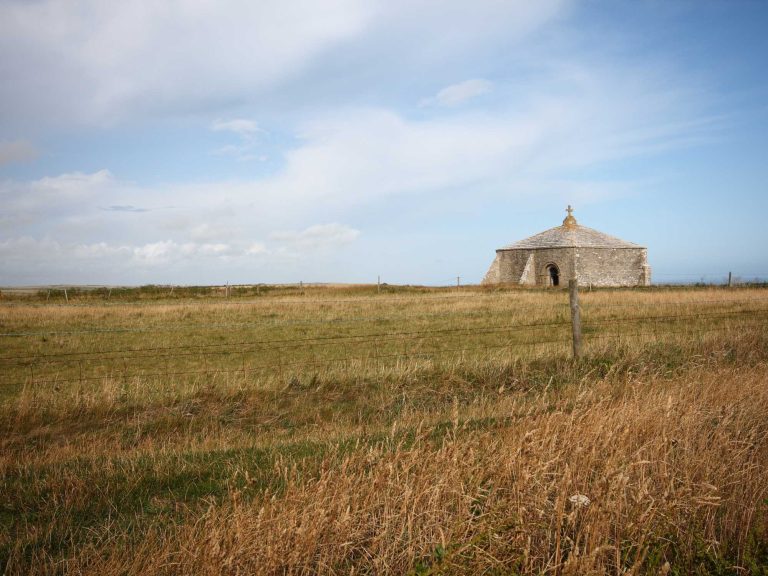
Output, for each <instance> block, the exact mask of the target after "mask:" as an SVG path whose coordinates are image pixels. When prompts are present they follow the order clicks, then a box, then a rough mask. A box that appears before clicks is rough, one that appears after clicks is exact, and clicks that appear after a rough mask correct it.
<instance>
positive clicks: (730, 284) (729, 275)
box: [728, 272, 733, 288]
mask: <svg viewBox="0 0 768 576" xmlns="http://www.w3.org/2000/svg"><path fill="white" fill-rule="evenodd" d="M731 286H733V276H732V275H731V273H730V272H728V288H730V287H731Z"/></svg>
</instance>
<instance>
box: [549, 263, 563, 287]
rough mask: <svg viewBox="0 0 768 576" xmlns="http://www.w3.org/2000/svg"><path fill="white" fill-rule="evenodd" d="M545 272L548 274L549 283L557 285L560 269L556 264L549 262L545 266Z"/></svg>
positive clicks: (558, 283)
mask: <svg viewBox="0 0 768 576" xmlns="http://www.w3.org/2000/svg"><path fill="white" fill-rule="evenodd" d="M547 273H548V274H549V285H550V286H559V285H560V270H558V269H557V266H555V265H554V264H550V265H549V266H547Z"/></svg>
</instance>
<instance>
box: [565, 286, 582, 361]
mask: <svg viewBox="0 0 768 576" xmlns="http://www.w3.org/2000/svg"><path fill="white" fill-rule="evenodd" d="M568 295H569V297H570V301H571V329H572V332H573V357H574V358H576V359H578V358H581V310H580V308H579V282H578V280H576V279H575V278H574V279H572V280H568Z"/></svg>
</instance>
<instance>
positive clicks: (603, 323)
mask: <svg viewBox="0 0 768 576" xmlns="http://www.w3.org/2000/svg"><path fill="white" fill-rule="evenodd" d="M576 294H577V295H578V292H577V291H576ZM572 296H573V293H572ZM764 301H768V298H748V299H739V300H725V301H724V300H705V301H697V302H695V304H704V303H711V304H718V305H720V306H742V305H745V304H750V303H753V302H764ZM667 304H669V305H671V306H673V307H674V306H676V305H679V306H685V307H686V308H690V306H691V302H685V303H665V304H664V305H667ZM613 305H614V303H606V304H605V305H600V308H603V307H611V306H613ZM615 305H616V306H627V305H628V304H626V303H615ZM565 306H567V304H565V303H563V305H562V306H558V307H563V308H564V307H565ZM576 306H577V308H578V300H577V301H576ZM631 306H633V307H634V308H641V306H638V305H637V304H632V305H631ZM659 307H660V306H659V305H658V304H656V303H654V305H653V310H659ZM571 309H572V311H573V306H571ZM589 310H590V308H589V307H587V308H586V311H587V312H588V311H589ZM432 316H433V315H429V316H427V317H432ZM434 316H437V317H446V318H454V317H456V315H455V314H453V313H452V314H439V315H434ZM745 317H748V318H751V319H754V320H756V321H758V322H759V323H752V324H751V325H750V326H749V327H762V326H765V323H764V321H765V320H768V308H763V307H760V308H753V309H749V310H719V311H710V310H706V309H705V310H699V311H697V312H696V313H687V314H655V315H634V316H627V317H620V318H602V319H590V318H589V317H588V316H587V317H586V319H585V320H586V321H585V322H584V325H583V330H584V332H585V333H586V334H587V337H588V339H589V340H605V339H610V338H613V339H616V338H618V339H626V338H634V337H638V336H640V337H643V336H657V337H658V336H663V335H667V334H670V335H672V334H686V335H693V334H708V333H716V332H722V331H729V330H730V331H732V330H734V329H735V328H734V327H733V326H702V325H701V324H699V325H695V326H694V325H693V324H692V322H701V321H711V320H730V319H734V320H736V319H739V320H743V319H744V318H745ZM410 318H413V317H410ZM377 319H378V320H392V317H378V318H377ZM572 322H573V321H568V320H555V321H549V322H533V323H516V324H506V325H497V326H487V325H485V326H484V327H479V326H462V327H453V328H435V329H428V330H408V331H396V332H392V331H385V332H367V333H362V334H344V335H339V334H334V335H317V336H311V337H306V338H282V339H262V340H254V339H248V340H241V341H237V342H220V343H207V344H186V345H179V346H152V347H144V348H113V349H108V350H96V351H79V352H78V351H73V352H60V353H51V354H25V355H15V356H14V355H6V356H0V363H2V364H5V365H6V367H8V368H10V367H12V366H14V365H16V366H17V367H18V368H19V369H21V370H27V371H28V377H27V378H25V380H23V381H21V380H16V381H13V382H7V381H6V382H5V383H4V384H5V385H11V386H23V385H25V384H28V383H30V384H45V383H52V382H59V383H63V382H78V381H79V382H85V381H92V380H105V379H108V378H114V377H115V375H118V376H119V377H120V378H134V377H138V376H145V377H149V376H180V375H194V374H199V375H210V374H212V373H239V372H244V373H247V372H249V371H250V372H256V371H261V370H272V371H280V373H282V372H283V370H286V369H292V368H297V367H301V368H312V369H315V370H316V369H317V368H318V367H319V366H326V365H329V364H335V363H343V362H347V363H349V362H355V361H360V362H362V361H364V362H371V361H375V362H377V363H379V362H381V361H384V360H392V359H395V360H399V359H428V358H438V357H441V356H444V355H446V354H451V353H453V354H459V353H461V354H466V353H469V352H482V351H484V352H485V353H486V354H489V353H491V352H492V351H494V350H503V349H513V348H515V347H520V346H538V345H548V344H560V345H565V344H569V343H570V339H569V338H568V335H567V332H565V329H566V328H567V327H569V326H573V324H572ZM627 323H636V324H638V328H640V327H642V328H645V327H646V326H645V325H648V324H651V325H652V326H653V327H654V328H655V329H654V330H652V331H648V330H633V331H632V332H631V333H629V334H628V333H626V332H618V333H612V332H599V331H598V329H600V328H606V327H610V326H616V325H621V324H627ZM681 323H682V324H683V325H684V329H683V330H671V329H670V328H672V327H674V326H676V325H679V324H681ZM245 325H246V326H247V325H253V326H255V327H256V326H260V327H263V326H264V324H261V323H247V324H245ZM221 326H224V327H226V326H227V325H221ZM236 326H243V324H242V323H239V324H236ZM216 327H217V325H206V326H203V327H201V328H204V330H202V331H200V332H197V333H196V334H204V333H206V332H209V331H212V330H215V329H216ZM743 327H747V326H746V325H745V324H743V323H742V324H740V325H739V328H743ZM662 328H663V329H664V332H663V333H661V334H660V333H659V329H662ZM167 329H169V328H168V327H165V328H164V327H155V328H150V329H140V330H136V331H140V332H143V333H160V332H163V331H165V330H167ZM540 329H548V330H550V331H551V330H560V329H562V330H563V333H562V334H561V335H559V336H558V337H555V338H553V337H552V335H551V334H549V335H548V336H549V337H546V338H541V336H543V335H542V334H541V333H540V332H536V331H537V330H540ZM123 331H134V330H123V329H112V330H110V329H106V330H84V331H49V332H15V333H14V332H9V333H0V336H2V337H26V336H41V335H43V336H46V335H78V334H99V333H115V332H123ZM187 331H188V330H187ZM491 334H496V335H498V334H509V336H510V339H509V340H507V341H505V342H504V343H502V344H493V345H491V344H485V345H482V346H474V347H472V346H462V347H460V348H441V349H437V350H426V351H425V350H422V349H419V350H413V348H411V350H409V349H408V343H411V345H412V346H413V345H414V343H415V342H417V341H419V340H427V339H429V338H441V339H442V338H444V337H446V336H453V337H465V336H466V337H479V336H484V335H491ZM579 335H580V332H579ZM530 336H537V337H536V338H532V339H528V340H525V341H516V340H514V338H516V337H517V338H520V337H530ZM573 341H574V343H575V342H576V332H575V331H574V335H573ZM363 344H368V345H372V348H371V349H369V350H368V351H367V352H365V354H360V352H361V351H360V350H354V346H360V345H363ZM392 344H396V345H398V346H399V345H402V346H403V350H402V351H387V352H386V353H380V350H379V348H380V346H381V347H384V346H387V345H392ZM438 344H439V342H438ZM327 346H337V347H338V346H342V347H343V348H344V353H343V355H342V356H338V357H330V358H328V357H325V358H318V357H317V356H316V352H317V349H318V348H320V349H321V348H324V347H327ZM347 346H350V347H353V354H349V353H348V350H347ZM307 349H309V353H310V354H311V355H312V358H311V359H303V360H291V359H290V358H288V361H286V360H285V358H284V355H287V353H288V352H289V351H293V352H296V351H297V350H301V351H303V352H304V353H306V352H307ZM269 353H272V354H275V353H276V354H277V355H278V357H279V361H278V362H277V363H275V362H272V363H266V364H261V365H254V364H252V365H250V366H249V365H248V363H247V356H248V355H249V354H251V355H253V354H262V355H263V354H269ZM574 354H575V355H577V356H578V355H579V351H578V350H577V348H576V346H575V344H574ZM190 356H194V357H197V358H201V359H202V360H203V361H204V362H205V363H206V366H205V368H203V369H197V370H171V369H170V368H169V366H168V361H169V360H170V359H171V358H176V357H190ZM222 356H228V357H232V356H242V366H241V367H238V368H236V369H233V368H230V367H221V366H220V367H219V368H215V369H211V368H210V367H209V366H208V363H207V362H208V358H209V357H222ZM157 359H163V360H165V361H166V370H165V371H161V372H138V373H134V374H131V373H130V371H129V368H128V365H127V364H128V362H131V363H133V364H132V366H133V368H134V370H135V368H136V366H135V363H136V362H137V361H147V360H157ZM105 361H106V362H110V361H112V363H111V364H100V365H98V366H92V365H91V364H92V363H95V362H105ZM116 362H122V363H123V369H122V370H120V369H119V367H118V366H117V364H116ZM54 366H75V367H77V372H78V374H77V377H57V376H54V375H53V374H50V373H45V372H46V370H45V369H50V368H52V367H54ZM84 368H85V369H86V370H85V371H84ZM96 369H104V370H107V371H111V372H110V373H108V374H101V375H93V374H92V373H89V372H88V370H96ZM41 372H42V373H41ZM0 383H2V381H1V380H0Z"/></svg>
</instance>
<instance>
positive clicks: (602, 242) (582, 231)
mask: <svg viewBox="0 0 768 576" xmlns="http://www.w3.org/2000/svg"><path fill="white" fill-rule="evenodd" d="M567 212H568V216H567V217H566V218H565V220H563V224H562V226H556V227H555V228H550V229H549V230H545V231H544V232H540V233H538V234H534V235H533V236H531V237H529V238H525V239H524V240H519V241H517V242H515V243H513V244H510V245H508V246H504V247H503V248H499V250H518V249H528V250H530V249H532V248H642V246H640V245H639V244H634V243H633V242H627V241H626V240H622V239H620V238H616V237H615V236H610V235H608V234H604V233H603V232H598V231H597V230H593V229H592V228H587V227H586V226H581V225H580V224H578V223H577V222H576V218H574V217H573V214H572V212H573V208H571V207H570V206H568V209H567Z"/></svg>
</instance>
